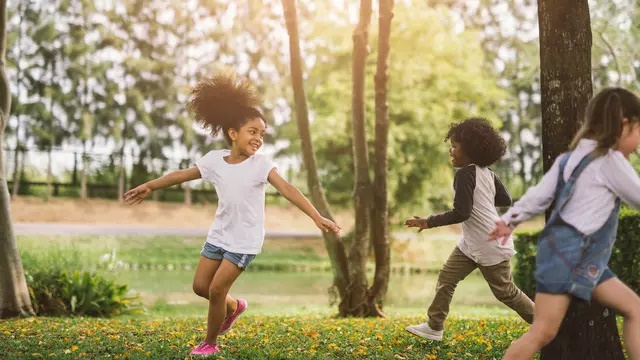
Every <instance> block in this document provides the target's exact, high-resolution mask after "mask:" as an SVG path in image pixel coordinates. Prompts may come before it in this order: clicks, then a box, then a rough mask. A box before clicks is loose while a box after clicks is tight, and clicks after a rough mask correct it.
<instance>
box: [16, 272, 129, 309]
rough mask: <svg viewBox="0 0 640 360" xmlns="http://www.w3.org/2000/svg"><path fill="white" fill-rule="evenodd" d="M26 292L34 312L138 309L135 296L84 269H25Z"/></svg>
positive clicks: (123, 286) (122, 286)
mask: <svg viewBox="0 0 640 360" xmlns="http://www.w3.org/2000/svg"><path fill="white" fill-rule="evenodd" d="M26 277H27V286H28V287H29V295H30V297H31V303H32V304H33V307H34V311H35V312H36V315H56V316H61V315H62V316H64V315H84V316H103V317H106V316H114V315H120V314H125V313H130V312H132V311H134V310H136V309H139V308H140V306H139V304H138V297H137V296H128V295H127V293H128V292H129V291H128V288H127V285H118V284H116V283H115V282H114V281H111V280H107V279H105V278H104V277H103V276H101V275H98V274H96V273H91V272H88V271H79V270H72V271H68V270H64V269H46V268H43V269H36V270H35V271H31V270H28V271H26Z"/></svg>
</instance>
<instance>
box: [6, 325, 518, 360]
mask: <svg viewBox="0 0 640 360" xmlns="http://www.w3.org/2000/svg"><path fill="white" fill-rule="evenodd" d="M422 321H424V318H423V317H417V316H415V315H406V314H394V315H393V316H392V317H391V318H390V319H335V318H330V317H329V316H327V315H325V314H315V315H314V314H307V315H290V316H289V315H280V316H251V315H248V316H244V317H241V318H240V319H239V320H238V322H237V323H236V325H235V326H234V328H233V329H232V330H231V331H230V332H229V333H228V334H226V335H224V336H222V337H221V338H220V343H221V344H222V352H221V353H220V355H219V356H218V357H217V358H220V359H251V360H256V359H431V360H433V359H441V360H445V359H452V360H453V359H455V360H462V359H469V360H471V359H474V360H475V359H494V358H500V357H501V355H502V354H503V353H504V351H505V349H506V348H507V346H508V344H509V343H511V341H513V340H514V339H515V338H517V337H518V336H519V335H521V334H522V333H523V332H524V331H526V329H527V328H528V325H527V324H526V323H525V322H523V321H521V320H520V319H518V318H517V317H514V316H498V317H496V316H492V317H487V316H486V315H469V316H464V317H451V318H450V320H449V322H448V326H447V329H446V333H445V340H444V341H442V342H432V341H427V340H424V339H421V338H418V337H416V336H413V335H411V334H409V333H407V332H406V331H405V330H404V328H405V327H406V326H407V325H410V324H416V323H419V322H422ZM205 326H206V325H205V322H204V320H203V319H195V318H164V319H161V318H143V317H138V316H137V317H132V318H117V319H93V318H28V319H19V320H9V321H3V322H0V344H2V345H3V346H1V347H0V358H2V359H7V360H13V359H15V360H18V359H20V360H22V359H184V358H187V355H188V353H189V351H190V350H191V348H192V347H193V346H195V345H197V344H198V343H199V341H200V340H201V339H202V338H203V334H204V331H205Z"/></svg>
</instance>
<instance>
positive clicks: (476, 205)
mask: <svg viewBox="0 0 640 360" xmlns="http://www.w3.org/2000/svg"><path fill="white" fill-rule="evenodd" d="M475 169H476V187H475V190H474V192H473V210H471V216H470V217H469V219H468V220H467V221H465V222H463V223H462V237H461V238H460V241H458V249H460V251H462V253H463V254H465V255H467V257H469V258H470V259H472V260H473V261H475V262H476V263H478V264H480V265H482V266H493V265H496V264H499V263H501V262H503V261H506V260H509V259H510V258H511V257H512V256H513V255H514V254H515V253H516V252H515V250H514V249H513V238H512V237H509V239H508V240H507V242H506V243H505V244H504V245H503V244H502V243H501V242H500V241H487V234H488V233H489V232H490V231H491V230H492V229H493V227H494V226H495V223H496V220H498V218H499V216H498V211H497V209H496V205H495V197H496V187H495V175H494V173H493V172H492V171H491V170H489V168H486V167H484V168H483V167H480V166H475Z"/></svg>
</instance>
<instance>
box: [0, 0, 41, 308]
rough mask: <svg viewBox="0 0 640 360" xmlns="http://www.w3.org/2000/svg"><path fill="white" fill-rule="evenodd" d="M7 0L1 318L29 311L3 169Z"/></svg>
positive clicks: (3, 6)
mask: <svg viewBox="0 0 640 360" xmlns="http://www.w3.org/2000/svg"><path fill="white" fill-rule="evenodd" d="M6 11H7V1H6V0H0V247H1V249H0V274H2V275H1V276H0V318H8V317H14V316H24V315H32V314H33V308H32V306H31V300H30V298H29V291H28V289H27V282H26V280H25V277H24V271H23V270H22V261H21V260H20V253H19V252H18V246H17V244H16V239H15V236H14V234H13V223H12V222H11V208H10V206H9V189H8V188H7V179H6V177H5V173H4V154H3V152H4V146H3V145H4V144H3V143H4V130H5V128H6V126H7V122H8V120H9V113H10V112H11V94H10V93H9V83H8V79H7V76H6V73H5V54H6V49H7V36H6V27H7V13H6Z"/></svg>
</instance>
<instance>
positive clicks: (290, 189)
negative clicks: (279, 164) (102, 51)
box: [267, 168, 340, 235]
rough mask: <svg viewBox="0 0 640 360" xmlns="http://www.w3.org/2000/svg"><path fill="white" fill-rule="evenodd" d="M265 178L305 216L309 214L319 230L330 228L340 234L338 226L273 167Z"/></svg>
mask: <svg viewBox="0 0 640 360" xmlns="http://www.w3.org/2000/svg"><path fill="white" fill-rule="evenodd" d="M267 180H268V181H269V182H270V183H271V185H273V187H275V188H276V190H278V192H279V193H280V194H282V196H284V197H285V198H286V199H287V200H289V201H290V202H291V203H292V204H294V205H295V206H297V207H298V208H299V209H300V210H302V211H303V212H304V213H305V214H307V216H309V217H310V218H311V219H312V220H313V222H315V223H316V226H317V227H318V228H319V229H320V230H322V231H325V232H326V231H329V230H332V231H333V232H335V233H336V234H338V235H340V226H338V225H336V224H335V223H334V222H333V221H331V220H329V219H327V218H325V217H323V216H322V215H320V213H319V212H318V210H316V208H315V207H313V205H312V204H311V203H310V202H309V200H308V199H307V198H306V197H305V196H304V195H303V194H302V193H301V192H300V190H298V188H297V187H295V186H293V185H292V184H291V183H289V182H288V181H287V180H285V179H283V178H282V176H280V174H279V173H278V171H277V170H276V169H275V168H273V169H271V171H270V172H269V176H268V177H267Z"/></svg>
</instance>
